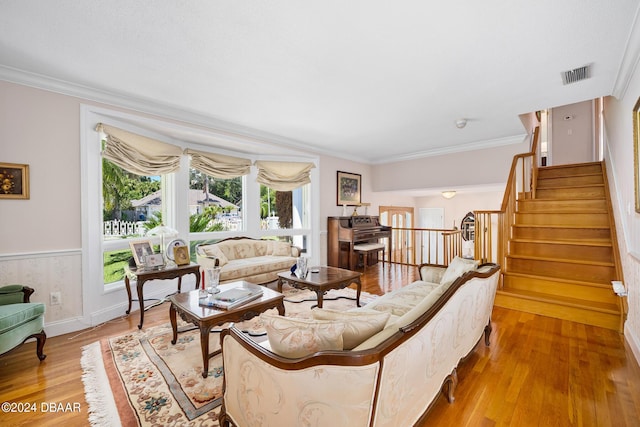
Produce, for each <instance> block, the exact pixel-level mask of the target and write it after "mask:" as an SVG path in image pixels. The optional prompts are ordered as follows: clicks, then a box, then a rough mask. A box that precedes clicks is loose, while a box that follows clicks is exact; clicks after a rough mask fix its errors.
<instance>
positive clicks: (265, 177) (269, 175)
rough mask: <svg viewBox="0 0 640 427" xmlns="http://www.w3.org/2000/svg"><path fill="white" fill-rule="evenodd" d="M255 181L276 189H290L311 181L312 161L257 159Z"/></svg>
mask: <svg viewBox="0 0 640 427" xmlns="http://www.w3.org/2000/svg"><path fill="white" fill-rule="evenodd" d="M256 166H257V167H258V178H257V181H258V182H259V183H261V184H264V185H266V186H267V187H269V188H273V189H274V190H276V191H291V190H294V189H296V188H298V187H301V186H303V185H305V184H308V183H310V182H311V178H310V177H309V173H310V171H311V169H313V168H314V167H315V165H314V164H313V163H298V162H268V161H260V160H259V161H257V162H256Z"/></svg>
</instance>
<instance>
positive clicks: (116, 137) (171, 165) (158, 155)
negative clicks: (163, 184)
mask: <svg viewBox="0 0 640 427" xmlns="http://www.w3.org/2000/svg"><path fill="white" fill-rule="evenodd" d="M96 130H97V131H98V132H104V133H105V135H107V143H106V145H105V147H104V150H103V151H102V157H104V158H105V159H108V160H110V161H111V162H113V163H115V164H116V165H118V166H120V167H121V168H123V169H125V170H127V171H129V172H131V173H134V174H136V175H142V176H153V175H163V174H166V173H171V172H175V171H177V170H178V169H179V167H180V156H182V148H180V147H178V146H176V145H171V144H167V143H165V142H161V141H158V140H155V139H152V138H147V137H146V136H142V135H137V134H135V133H131V132H128V131H126V130H122V129H118V128H117V127H113V126H109V125H105V124H103V123H98V125H97V126H96Z"/></svg>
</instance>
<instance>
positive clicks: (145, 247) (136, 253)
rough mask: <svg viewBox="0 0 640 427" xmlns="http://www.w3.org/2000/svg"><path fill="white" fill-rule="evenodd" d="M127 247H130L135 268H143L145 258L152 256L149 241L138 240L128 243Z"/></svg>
mask: <svg viewBox="0 0 640 427" xmlns="http://www.w3.org/2000/svg"><path fill="white" fill-rule="evenodd" d="M129 246H131V253H132V254H133V259H134V260H135V262H136V266H137V267H144V266H145V263H144V261H145V259H146V257H148V256H149V255H153V246H151V242H150V241H149V240H138V241H136V242H129Z"/></svg>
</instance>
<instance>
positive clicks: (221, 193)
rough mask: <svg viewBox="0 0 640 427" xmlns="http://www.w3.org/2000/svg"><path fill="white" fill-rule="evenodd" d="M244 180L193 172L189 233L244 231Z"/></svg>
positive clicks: (190, 177)
mask: <svg viewBox="0 0 640 427" xmlns="http://www.w3.org/2000/svg"><path fill="white" fill-rule="evenodd" d="M242 194H243V179H242V177H235V178H230V179H224V178H214V177H212V176H211V175H207V174H206V173H203V172H200V171H198V170H196V169H193V168H191V169H190V170H189V197H188V202H189V231H190V232H191V233H201V232H211V231H242V230H244V226H243V221H242V215H243V212H242V197H243V196H242Z"/></svg>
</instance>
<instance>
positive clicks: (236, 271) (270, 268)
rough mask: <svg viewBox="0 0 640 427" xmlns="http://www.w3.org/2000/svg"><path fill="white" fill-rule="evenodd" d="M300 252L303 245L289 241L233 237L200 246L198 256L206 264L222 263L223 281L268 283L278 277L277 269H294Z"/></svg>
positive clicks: (221, 277)
mask: <svg viewBox="0 0 640 427" xmlns="http://www.w3.org/2000/svg"><path fill="white" fill-rule="evenodd" d="M298 256H300V248H298V247H297V246H293V245H292V244H291V243H288V242H282V241H277V240H260V239H251V238H249V237H232V238H229V239H224V240H221V241H219V242H217V243H213V244H210V245H200V246H198V249H197V255H196V258H197V262H198V264H200V266H202V267H203V268H207V267H213V266H219V267H220V283H228V282H235V281H238V280H245V281H247V282H251V283H255V284H264V283H269V282H272V281H274V280H277V278H278V276H277V273H278V272H280V271H284V270H288V269H290V268H291V267H292V266H293V265H294V264H295V263H296V259H297V257H298Z"/></svg>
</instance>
